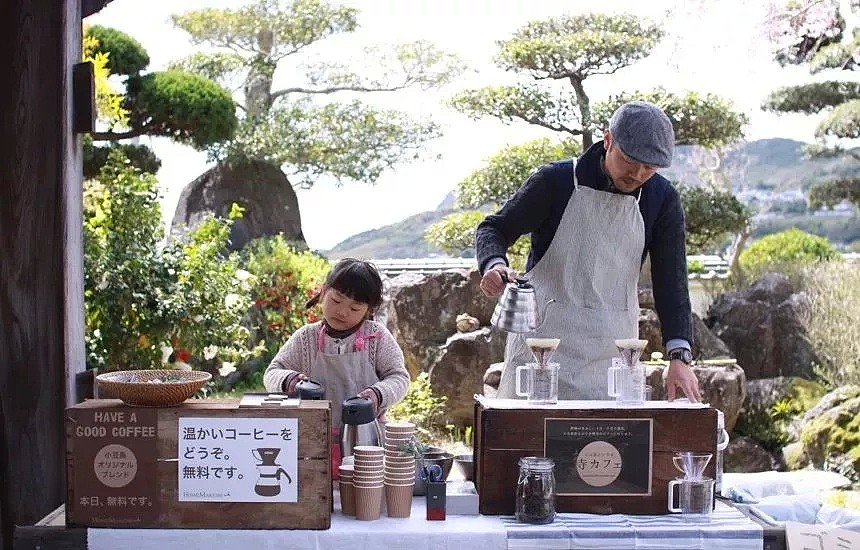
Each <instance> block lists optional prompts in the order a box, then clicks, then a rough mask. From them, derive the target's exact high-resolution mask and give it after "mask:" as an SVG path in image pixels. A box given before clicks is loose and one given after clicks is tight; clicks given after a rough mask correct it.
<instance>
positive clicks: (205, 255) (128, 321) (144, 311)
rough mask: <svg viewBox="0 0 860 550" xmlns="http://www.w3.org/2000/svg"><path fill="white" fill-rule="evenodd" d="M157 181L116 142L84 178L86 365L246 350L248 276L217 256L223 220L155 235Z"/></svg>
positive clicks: (224, 357) (157, 363)
mask: <svg viewBox="0 0 860 550" xmlns="http://www.w3.org/2000/svg"><path fill="white" fill-rule="evenodd" d="M157 199H158V182H157V181H156V179H155V177H154V176H153V175H152V174H146V173H142V172H140V171H138V170H137V169H135V168H134V167H132V166H131V165H130V164H129V162H128V160H127V159H125V158H124V157H123V156H122V155H121V154H120V153H119V152H118V151H114V152H112V153H111V154H110V156H109V158H108V161H107V163H106V164H105V167H104V169H103V170H102V172H101V174H100V176H99V178H98V179H97V180H93V181H88V182H86V184H85V188H84V270H85V273H84V298H85V301H84V311H85V322H86V333H85V337H86V351H87V363H88V365H89V366H96V367H99V368H102V369H105V370H118V369H140V368H160V367H162V366H163V364H164V363H165V362H166V360H167V359H168V357H169V356H170V355H174V356H176V355H181V357H182V360H183V361H184V362H187V363H192V364H195V365H197V366H201V365H202V364H204V363H207V362H208V363H209V364H210V365H211V364H218V365H220V364H221V362H224V361H226V362H231V363H235V362H238V361H241V360H244V359H246V358H247V357H249V356H250V355H251V354H252V353H253V351H252V350H250V349H248V347H247V343H248V342H247V341H248V336H249V334H248V331H247V329H245V328H244V327H243V326H242V325H241V319H242V316H243V315H244V312H245V311H246V310H247V308H248V305H249V303H250V300H249V298H248V291H249V286H248V277H247V274H246V273H245V272H243V271H242V270H239V268H238V262H237V257H236V256H235V255H229V256H223V254H222V251H223V250H224V249H225V247H226V244H227V238H228V235H229V224H230V222H229V221H227V220H217V219H208V220H206V221H204V222H203V223H201V224H200V225H199V226H198V227H197V229H195V230H194V231H192V232H191V233H190V234H189V235H188V236H187V238H186V239H183V240H181V241H180V240H171V241H169V242H168V243H167V244H166V245H165V244H164V243H163V237H164V233H163V229H162V225H161V210H160V208H159V206H158V202H157Z"/></svg>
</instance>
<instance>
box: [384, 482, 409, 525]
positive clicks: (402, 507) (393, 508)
mask: <svg viewBox="0 0 860 550" xmlns="http://www.w3.org/2000/svg"><path fill="white" fill-rule="evenodd" d="M413 485H414V484H412V485H388V484H386V485H385V504H386V506H387V508H388V517H390V518H408V517H409V515H410V513H411V512H412V490H413Z"/></svg>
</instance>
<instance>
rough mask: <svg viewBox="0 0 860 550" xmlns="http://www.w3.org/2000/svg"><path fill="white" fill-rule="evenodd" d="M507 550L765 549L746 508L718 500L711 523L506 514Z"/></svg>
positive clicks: (661, 518) (674, 517) (666, 518)
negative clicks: (522, 519) (535, 519)
mask: <svg viewBox="0 0 860 550" xmlns="http://www.w3.org/2000/svg"><path fill="white" fill-rule="evenodd" d="M501 519H502V521H503V522H504V524H505V530H506V531H507V539H508V545H507V548H509V549H535V550H538V549H541V550H550V549H561V548H564V549H570V550H580V549H581V550H627V549H631V550H633V549H635V550H640V549H647V550H668V549H674V548H689V549H701V550H723V549H724V550H761V549H762V547H763V545H764V543H763V539H762V529H761V526H759V525H758V524H757V523H755V522H754V521H751V520H750V519H749V518H747V517H746V516H745V515H744V514H743V513H742V512H740V511H738V510H736V509H734V508H732V507H730V506H728V505H726V504H724V503H722V502H717V506H716V509H715V510H714V513H713V514H712V515H711V517H710V519H709V521H707V522H687V521H685V520H684V519H683V518H681V517H680V516H678V515H664V516H628V515H623V514H612V515H607V516H595V515H592V514H558V517H557V518H556V520H555V521H554V522H553V523H550V524H547V525H525V524H522V523H517V521H516V520H515V519H514V518H513V517H512V516H503V517H502V518H501Z"/></svg>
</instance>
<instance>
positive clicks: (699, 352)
mask: <svg viewBox="0 0 860 550" xmlns="http://www.w3.org/2000/svg"><path fill="white" fill-rule="evenodd" d="M639 295H640V299H641V297H642V291H641V290H640V294H639ZM692 316H693V349H692V351H693V357H694V358H695V359H697V360H701V359H724V358H731V357H734V354H732V352H731V350H729V347H728V346H727V345H726V344H725V342H723V341H722V340H720V339H719V338H718V337H717V335H716V334H714V333H713V332H711V329H709V328H708V326H707V325H706V324H705V322H704V321H702V319H701V318H700V317H699V316H698V315H696V314H695V313H693V314H692ZM639 338H641V339H643V340H648V345H647V346H646V347H645V352H644V353H643V354H642V357H644V358H646V359H647V358H649V357H651V354H652V353H653V352H655V351H656V352H660V353H664V351H665V350H664V349H663V332H662V329H661V325H660V318H659V317H658V316H657V312H656V311H654V310H653V309H646V308H640V309H639Z"/></svg>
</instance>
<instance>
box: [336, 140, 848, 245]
mask: <svg viewBox="0 0 860 550" xmlns="http://www.w3.org/2000/svg"><path fill="white" fill-rule="evenodd" d="M805 145H806V144H804V143H803V142H800V141H795V140H791V139H782V138H774V139H762V140H757V141H751V142H746V143H742V144H739V145H737V146H736V147H733V148H732V149H730V150H729V151H728V152H727V153H726V155H725V157H724V158H723V159H722V160H721V161H720V165H721V168H722V169H724V170H725V171H726V173H727V175H728V177H729V179H730V180H731V182H732V189H733V190H734V191H735V192H736V193H740V192H742V191H752V190H759V191H762V192H785V191H791V190H796V189H799V190H802V191H804V192H805V191H806V190H808V189H809V187H810V186H811V185H812V184H813V183H815V182H817V181H821V180H825V179H830V178H832V177H834V176H839V175H849V174H856V170H857V164H856V163H852V162H850V161H847V160H845V159H840V158H816V159H809V158H805V157H804V154H803V149H804V147H805ZM676 155H677V157H676V160H675V163H674V164H673V166H672V168H670V169H668V170H661V173H662V174H663V175H665V176H666V177H667V178H669V179H670V180H672V181H674V182H683V183H687V184H694V185H695V184H700V183H701V178H700V175H699V174H700V171H701V170H702V169H703V168H707V167H709V166H713V165H714V164H715V163H716V160H717V159H715V158H712V157H711V155H710V153H708V152H707V151H704V150H702V149H701V148H698V147H694V146H680V147H678V148H677V149H676ZM452 212H454V195H453V193H450V194H449V195H448V196H446V197H445V199H444V200H443V201H442V203H441V204H440V205H439V206H438V207H437V208H436V209H435V210H432V211H428V212H422V213H420V214H416V215H414V216H410V217H408V218H406V219H404V220H402V221H400V222H397V223H395V224H392V225H387V226H385V227H380V228H379V229H373V230H371V231H365V232H363V233H359V234H357V235H353V236H352V237H350V238H348V239H346V240H345V241H343V242H341V243H339V244H337V245H336V246H335V247H333V248H332V249H331V250H328V251H324V253H325V254H326V255H327V256H328V257H330V258H340V257H344V256H357V257H365V258H426V257H433V256H445V254H444V253H443V252H442V251H441V250H439V249H437V248H436V247H432V246H430V245H429V244H428V243H427V242H426V241H425V240H424V232H425V231H426V230H427V228H428V227H430V226H431V225H432V224H433V223H435V222H437V221H439V220H441V219H442V218H443V217H445V216H447V215H448V214H450V213H452Z"/></svg>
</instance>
